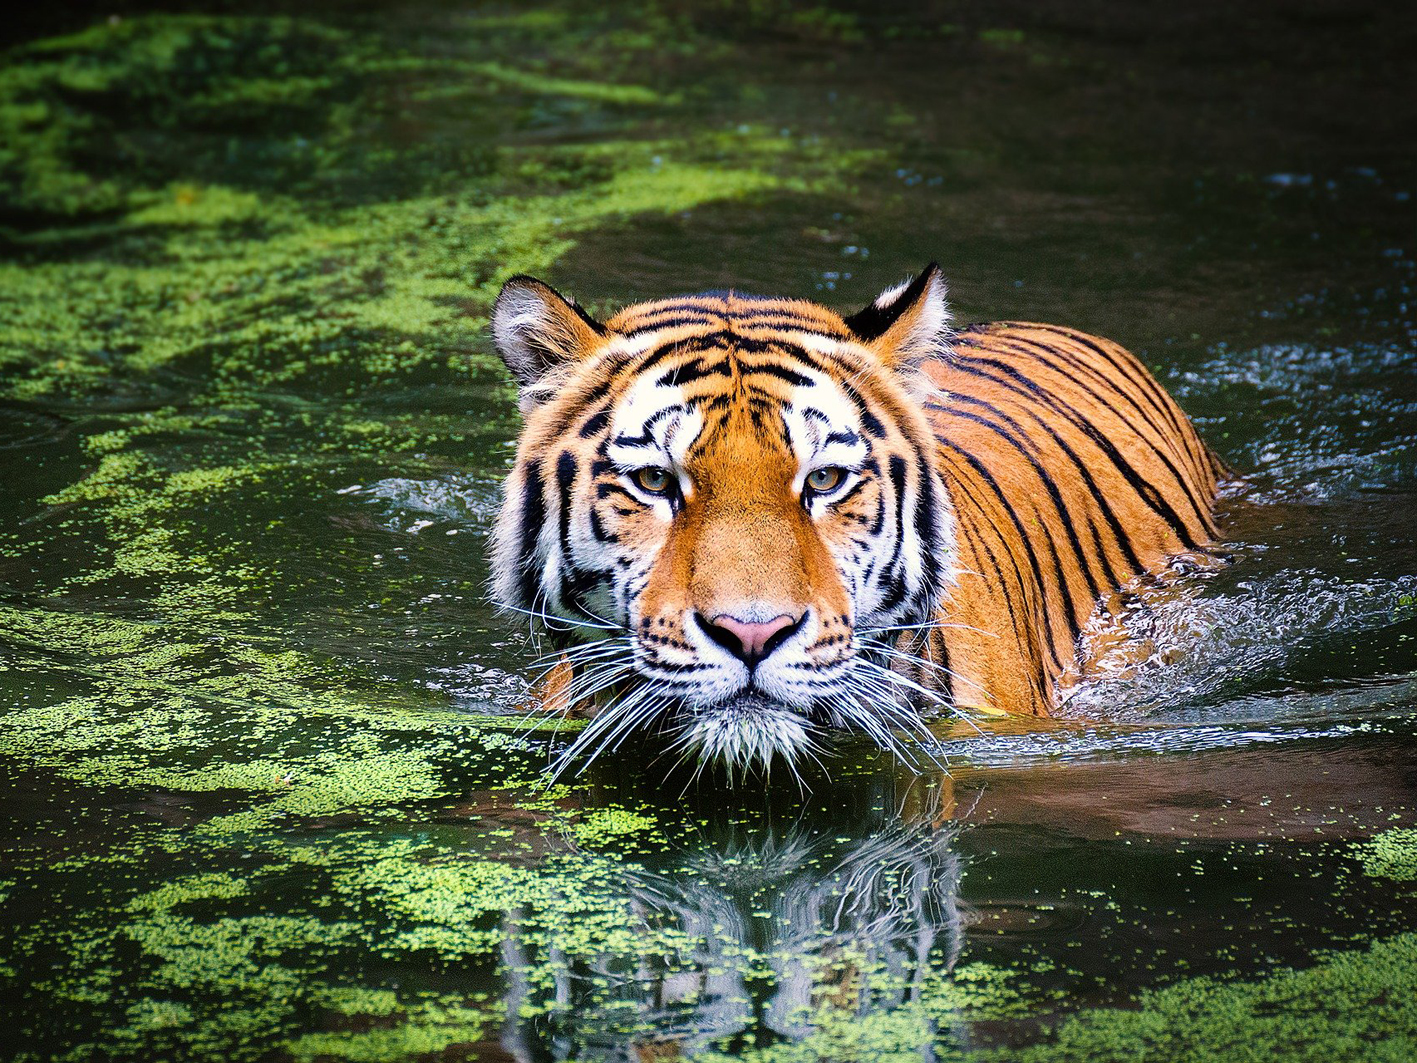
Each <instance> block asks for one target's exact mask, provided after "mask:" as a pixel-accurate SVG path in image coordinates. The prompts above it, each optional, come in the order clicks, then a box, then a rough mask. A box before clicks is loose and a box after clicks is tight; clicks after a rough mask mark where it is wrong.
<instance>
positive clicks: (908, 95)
mask: <svg viewBox="0 0 1417 1063" xmlns="http://www.w3.org/2000/svg"><path fill="white" fill-rule="evenodd" d="M884 9H885V5H876V7H874V8H866V7H862V8H861V9H855V8H829V7H814V8H813V7H802V6H796V7H793V6H791V5H788V4H785V3H782V4H779V3H774V2H771V0H764V2H755V3H740V4H730V3H727V2H720V3H717V4H709V5H700V6H698V7H696V8H695V9H694V10H693V11H691V10H690V8H689V7H688V5H676V4H660V5H644V6H629V7H623V8H617V9H615V10H614V12H613V13H611V12H609V11H604V10H597V9H596V8H594V7H591V6H575V5H566V6H561V7H534V8H532V7H524V6H512V5H508V6H506V7H475V6H467V7H460V6H455V5H433V6H426V5H421V4H415V5H412V6H403V7H400V8H398V9H397V10H395V11H388V12H380V11H378V10H376V9H372V8H362V9H353V8H351V9H348V10H344V11H343V13H335V11H334V10H333V9H331V11H328V12H323V13H320V14H316V15H308V14H307V15H302V16H299V17H283V16H279V15H276V14H272V13H271V12H270V10H269V9H267V8H264V7H261V8H257V9H254V10H255V13H252V10H253V9H251V8H249V7H248V8H245V9H244V12H243V13H242V14H241V15H239V16H236V15H212V16H201V17H195V16H193V17H180V18H179V17H173V16H168V15H149V16H143V15H139V14H137V13H136V10H135V9H133V8H129V7H127V6H122V7H119V8H118V10H120V11H121V12H123V16H122V17H115V18H113V19H108V18H107V14H108V9H104V10H103V11H102V12H100V13H99V14H98V15H96V16H94V17H92V18H90V17H87V16H83V15H80V14H75V13H74V12H73V11H72V10H69V9H66V10H64V11H60V10H59V9H56V10H55V12H53V13H51V14H45V13H43V12H40V13H32V14H31V15H30V16H28V18H29V20H30V21H29V22H28V23H26V25H29V24H34V25H42V26H44V27H45V32H47V33H48V32H53V33H55V34H59V33H70V32H71V31H72V35H69V36H57V37H49V38H47V39H42V40H34V41H30V42H28V43H25V44H23V45H21V46H18V47H17V48H16V50H14V51H12V52H11V53H9V55H8V58H7V60H6V62H5V65H4V68H3V70H0V248H2V249H3V262H0V503H2V505H0V775H3V782H0V921H3V928H4V932H3V934H0V983H3V984H0V1021H3V1029H4V1031H5V1033H4V1035H3V1037H0V1055H3V1056H4V1057H6V1058H15V1059H18V1060H26V1061H38V1060H50V1059H62V1060H91V1059H122V1060H159V1059H163V1060H167V1059H193V1060H195V1059H201V1060H219V1061H235V1060H286V1059H293V1060H322V1059H337V1060H352V1061H370V1060H403V1059H423V1058H426V1059H440V1060H442V1059H487V1060H518V1061H522V1060H537V1061H540V1060H552V1059H617V1060H662V1059H672V1058H679V1057H690V1056H692V1057H694V1058H703V1059H722V1058H738V1057H744V1058H751V1059H756V1060H759V1061H761V1063H795V1061H799V1060H819V1059H820V1060H848V1059H860V1060H905V1059H937V1060H949V1059H961V1058H976V1057H977V1058H983V1059H990V1060H1000V1061H1002V1060H1006V1059H1008V1060H1013V1059H1024V1060H1033V1061H1043V1060H1055V1059H1057V1060H1104V1059H1126V1060H1133V1059H1139V1058H1140V1059H1146V1060H1160V1061H1169V1060H1173V1059H1174V1060H1212V1059H1213V1060H1247V1059H1254V1060H1268V1059H1273V1058H1294V1059H1315V1060H1318V1059H1322V1060H1324V1061H1326V1063H1329V1061H1336V1060H1349V1059H1353V1060H1359V1059H1362V1060H1367V1059H1375V1060H1407V1059H1410V1058H1412V1057H1413V1055H1414V1054H1417V1004H1414V1001H1417V911H1414V906H1413V901H1414V897H1415V896H1417V890H1415V889H1414V883H1417V745H1414V738H1417V546H1414V534H1413V527H1414V515H1415V514H1417V330H1414V322H1415V321H1417V314H1414V313H1413V307H1412V299H1413V295H1414V292H1413V286H1414V270H1417V266H1414V258H1417V208H1414V201H1413V198H1412V196H1413V193H1414V192H1417V160H1414V156H1413V152H1412V144H1413V130H1414V122H1413V118H1414V111H1417V100H1414V97H1413V96H1412V94H1411V92H1410V72H1411V71H1410V58H1409V57H1410V56H1411V55H1412V54H1414V52H1417V47H1415V46H1417V42H1414V40H1413V39H1412V38H1413V28H1412V26H1411V25H1410V19H1409V18H1407V17H1406V15H1405V13H1404V12H1403V11H1402V10H1401V8H1400V7H1399V6H1397V5H1392V6H1391V7H1388V6H1384V5H1377V4H1356V5H1355V4H1343V5H1340V4H1337V3H1320V2H1316V0H1309V2H1306V3H1303V4H1298V5H1279V4H1274V5H1262V6H1259V7H1255V8H1253V9H1249V8H1247V9H1246V13H1245V14H1244V15H1243V16H1237V15H1236V14H1234V12H1233V11H1231V9H1230V8H1229V7H1227V6H1224V5H1220V4H1200V5H1187V6H1186V7H1185V8H1184V9H1182V10H1177V11H1174V12H1171V13H1162V12H1160V11H1150V12H1147V11H1143V10H1141V9H1140V8H1138V9H1137V10H1129V9H1121V8H1118V7H1117V6H1116V5H1109V6H1103V5H1077V6H1075V7H1072V8H1070V9H1062V8H1060V9H1058V10H1053V11H1046V12H1039V11H1037V10H1035V9H1034V7H1032V6H1029V5H1005V6H1002V7H1001V6H999V5H986V4H983V3H956V4H936V5H931V4H926V5H923V6H912V8H911V11H910V14H909V16H908V17H906V16H905V15H900V16H896V15H893V14H889V13H883V10H884ZM314 10H317V11H319V10H320V9H318V8H317V9H314ZM931 259H938V260H939V261H940V262H941V263H942V264H943V265H944V268H945V271H946V273H947V274H948V275H949V276H950V277H951V278H952V290H953V298H954V302H955V304H956V309H957V314H958V317H959V318H960V320H962V321H968V320H982V319H990V318H1016V319H1018V318H1022V319H1041V320H1052V321H1058V322H1063V323H1067V324H1070V325H1074V326H1078V327H1082V328H1085V329H1088V330H1091V331H1094V332H1098V333H1102V334H1105V335H1109V336H1111V337H1113V338H1115V339H1117V340H1119V341H1121V342H1123V343H1125V344H1126V345H1128V346H1130V347H1131V348H1133V349H1134V350H1137V351H1139V352H1140V353H1141V354H1142V355H1143V356H1144V358H1145V360H1146V361H1147V363H1148V364H1149V365H1151V366H1153V367H1154V369H1155V371H1156V372H1157V374H1158V376H1159V377H1160V378H1161V379H1162V381H1163V382H1164V383H1165V384H1166V385H1167V386H1168V387H1169V388H1170V389H1171V390H1172V391H1173V392H1174V393H1175V394H1176V395H1177V397H1178V398H1179V399H1180V401H1181V403H1182V405H1183V406H1184V407H1185V408H1186V409H1187V410H1188V412H1190V413H1191V414H1192V416H1193V417H1195V419H1196V420H1197V422H1198V423H1199V424H1200V426H1201V427H1202V430H1203V432H1204V434H1205V435H1206V436H1207V438H1208V439H1209V440H1210V441H1211V442H1212V443H1213V444H1214V445H1215V446H1216V447H1217V449H1219V450H1220V451H1221V452H1222V454H1223V455H1224V456H1225V457H1226V459H1227V460H1228V461H1230V462H1231V463H1232V464H1233V465H1234V466H1235V467H1236V468H1237V469H1239V470H1241V471H1242V472H1244V473H1245V474H1246V476H1247V486H1246V487H1245V488H1244V489H1243V490H1240V491H1237V492H1236V493H1235V495H1234V496H1233V497H1231V498H1229V499H1228V500H1227V502H1226V507H1227V533H1228V537H1229V539H1230V541H1231V543H1232V544H1233V551H1234V555H1235V559H1236V563H1235V564H1234V565H1232V566H1230V567H1229V568H1227V569H1225V570H1224V571H1222V572H1220V573H1219V574H1217V575H1214V576H1212V577H1210V578H1208V579H1206V580H1204V581H1198V582H1196V583H1193V584H1190V585H1184V586H1182V587H1180V588H1179V589H1177V590H1175V591H1174V592H1173V593H1171V594H1170V595H1169V596H1168V597H1167V598H1165V599H1164V600H1158V601H1156V602H1154V603H1153V604H1152V608H1151V609H1150V610H1149V611H1147V612H1145V613H1139V614H1138V615H1137V616H1136V617H1134V618H1133V627H1134V629H1135V631H1136V633H1137V635H1138V637H1139V638H1145V639H1149V640H1150V645H1151V646H1152V649H1153V651H1154V652H1153V653H1152V656H1151V657H1150V658H1149V659H1148V660H1147V661H1146V662H1145V663H1144V664H1143V665H1142V666H1141V667H1140V668H1139V669H1136V670H1135V671H1134V672H1131V673H1129V674H1127V675H1125V676H1120V677H1118V678H1115V679H1109V680H1105V681H1100V682H1098V683H1096V684H1095V685H1093V686H1091V687H1089V688H1087V689H1085V690H1084V691H1082V692H1081V693H1080V694H1079V695H1078V696H1077V697H1076V698H1075V699H1074V700H1073V701H1072V702H1071V703H1070V704H1069V706H1068V713H1067V715H1066V717H1065V718H1062V719H1059V720H1057V721H1054V722H1052V723H1050V724H1048V725H1047V726H1041V727H1039V726H1033V727H1024V726H1007V725H1002V724H1000V725H994V726H991V727H987V728H986V733H984V734H982V735H976V734H974V733H973V732H969V731H959V730H956V731H950V732H945V731H944V730H943V729H942V730H941V736H940V748H939V750H937V752H938V753H940V754H943V755H947V757H948V762H949V765H950V770H951V775H952V778H949V779H944V778H929V777H926V778H916V777H914V776H912V775H911V774H910V773H909V772H908V771H906V770H904V769H902V768H900V767H898V766H895V765H892V764H890V763H887V762H884V761H882V760H880V759H878V758H877V757H875V756H874V755H873V754H871V753H870V751H868V750H866V749H864V748H863V747H861V746H860V745H858V744H853V743H850V742H846V743H843V744H842V745H841V746H840V748H839V749H837V750H836V751H835V754H834V756H833V757H832V758H831V760H830V761H829V763H828V768H829V777H826V776H822V777H815V778H812V779H810V780H808V781H809V784H810V790H809V791H806V792H804V791H802V790H799V789H798V788H797V787H796V786H794V785H792V784H791V783H790V782H788V781H786V780H781V779H778V780H773V781H772V782H771V783H770V784H768V785H764V784H763V783H761V782H760V783H757V784H755V785H754V786H750V787H748V788H747V790H746V791H745V790H742V789H740V790H739V791H737V792H731V791H729V790H728V789H727V788H726V787H725V786H724V785H723V784H722V783H721V782H714V781H707V782H704V783H702V784H700V785H698V786H696V787H691V788H689V789H687V790H686V791H684V792H683V793H681V792H680V784H679V783H678V782H675V783H674V784H673V785H669V786H666V785H665V784H664V783H662V781H661V778H660V774H659V772H658V770H657V768H656V767H655V766H654V765H651V764H649V757H648V756H637V755H636V754H633V753H631V754H628V755H625V756H623V757H622V758H621V760H620V761H618V762H616V763H613V764H606V765H597V770H596V771H595V772H593V773H592V774H591V775H590V776H588V777H585V778H581V779H578V780H574V781H570V782H566V783H564V784H562V785H560V786H557V787H555V788H554V789H551V790H549V791H548V790H545V789H543V788H541V787H540V786H539V785H538V780H539V777H540V771H541V769H542V767H543V766H544V765H545V764H546V762H547V760H548V757H549V756H550V755H551V754H552V753H554V751H555V750H556V749H558V748H559V745H558V740H557V739H555V738H554V737H552V736H550V735H549V734H544V733H543V734H531V735H526V734H519V733H517V732H515V731H514V730H513V729H512V728H511V727H510V726H508V719H507V716H508V714H509V713H510V712H512V711H513V710H514V709H515V707H516V706H517V704H518V702H519V701H520V699H521V697H522V696H523V695H524V693H525V691H526V688H527V684H528V680H529V677H530V676H532V675H533V674H534V671H535V668H534V662H535V661H536V659H537V656H538V652H539V649H538V646H537V644H536V641H535V639H533V638H531V637H529V635H528V632H527V631H526V630H525V629H524V628H519V627H518V626H517V625H515V624H509V623H507V622H506V621H504V620H501V619H498V618H497V617H495V616H494V615H493V614H492V612H491V611H490V609H489V608H488V607H487V605H486V603H485V602H484V600H483V590H482V588H483V582H484V580H485V578H486V575H487V568H486V562H485V557H486V547H485V536H486V533H487V530H488V527H489V522H490V519H491V516H492V514H493V513H494V511H495V508H496V505H497V483H498V480H499V478H500V476H501V474H502V472H503V470H504V468H505V464H506V461H507V459H508V457H509V454H510V450H509V444H510V441H511V440H512V439H513V438H514V436H515V432H516V427H517V426H516V420H515V402H514V396H513V394H512V392H511V389H510V387H509V386H508V385H507V383H506V382H505V381H504V378H503V375H502V372H501V369H500V366H499V365H498V363H497V361H496V358H495V356H494V355H493V354H492V352H491V348H490V344H489V342H488V340H487V337H486V335H485V332H484V327H485V322H486V314H487V311H488V309H489V307H490V304H491V300H492V298H493V297H494V296H495V294H496V290H497V288H498V286H499V284H500V282H501V281H502V280H503V279H504V278H505V277H506V276H508V275H510V274H512V273H516V272H532V273H537V274H540V275H542V276H545V277H547V278H548V279H549V280H551V281H552V282H553V283H556V284H558V285H560V286H562V287H564V288H565V289H568V290H570V291H573V292H574V293H575V294H576V295H577V296H579V297H580V298H581V299H582V301H585V302H588V303H590V304H591V305H592V306H593V307H594V308H596V309H598V310H605V309H608V308H610V307H611V306H613V305H615V304H617V303H621V302H626V301H630V300H634V299H639V298H645V297H650V296H658V295H664V294H670V293H673V292H677V291H692V290H699V289H703V288H709V287H722V286H730V285H731V286H734V287H739V288H742V289H746V290H752V291H760V292H774V293H789V294H800V295H806V296H813V297H816V298H819V299H821V300H823V301H825V302H827V303H830V304H832V305H836V306H840V307H842V308H851V309H854V308H855V307H857V306H859V305H861V304H863V303H865V302H867V301H869V300H870V299H871V298H872V297H873V296H874V295H875V294H876V293H877V292H878V291H879V290H880V289H881V288H883V287H885V286H886V285H888V284H890V283H892V282H894V281H896V280H898V279H900V278H901V277H902V276H904V275H906V274H908V273H910V272H912V271H914V270H916V269H918V268H919V267H920V266H921V265H923V264H924V263H925V262H927V261H929V260H931Z"/></svg>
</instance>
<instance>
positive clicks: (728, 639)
mask: <svg viewBox="0 0 1417 1063" xmlns="http://www.w3.org/2000/svg"><path fill="white" fill-rule="evenodd" d="M699 622H700V623H701V624H702V625H703V628H704V631H705V632H706V633H707V634H708V636H709V638H711V639H713V640H714V641H715V642H717V643H718V644H719V645H720V646H722V647H723V648H724V649H726V650H727V651H728V652H729V653H731V654H733V655H734V656H735V657H737V658H738V659H739V660H742V661H744V662H745V663H747V664H750V665H752V664H756V663H757V662H758V661H760V660H762V659H763V658H764V657H766V656H767V655H768V654H769V653H771V652H772V651H773V650H775V649H776V648H777V647H778V645H779V644H781V643H782V642H783V641H785V640H786V638H787V633H788V632H789V629H793V628H796V627H797V625H798V624H799V623H800V622H801V618H800V617H797V618H795V619H794V618H793V617H791V616H788V615H787V614H786V613H783V614H782V615H781V616H775V617H773V618H772V619H771V620H764V621H760V622H749V621H746V620H739V619H738V618H737V617H736V616H729V615H728V614H727V613H719V614H718V615H717V616H716V617H714V618H713V619H712V620H707V621H706V620H704V619H703V617H702V616H700V618H699Z"/></svg>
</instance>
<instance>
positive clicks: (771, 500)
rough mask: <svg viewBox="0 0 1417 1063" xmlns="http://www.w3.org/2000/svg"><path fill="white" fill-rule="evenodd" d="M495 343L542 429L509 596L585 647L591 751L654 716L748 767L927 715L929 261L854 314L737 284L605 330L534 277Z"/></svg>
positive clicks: (504, 542) (933, 528) (947, 543)
mask: <svg viewBox="0 0 1417 1063" xmlns="http://www.w3.org/2000/svg"><path fill="white" fill-rule="evenodd" d="M493 335H494V338H495V341H496V344H497V347H498V350H499V352H500V353H501V355H502V357H503V359H504V361H505V362H506V364H507V365H508V367H509V368H510V369H511V371H512V373H513V375H514V376H515V377H516V379H517V381H518V383H519V384H520V385H521V407H522V412H523V416H524V419H525V429H524V431H523V433H522V436H521V440H520V443H519V446H518V449H517V456H516V460H515V463H514V465H513V468H512V471H511V474H510V476H509V477H508V479H507V484H506V494H505V499H504V505H503V508H502V511H501V515H500V518H499V520H498V523H497V527H496V532H495V535H494V539H493V571H494V577H493V582H494V593H495V596H496V598H497V600H498V601H499V602H500V603H502V604H503V605H505V606H508V607H511V608H513V609H517V610H522V611H526V612H530V613H532V614H534V615H535V616H537V617H539V618H540V619H542V620H543V621H544V622H545V623H546V624H547V625H548V626H549V627H550V628H551V629H553V630H556V631H559V632H562V633H574V634H577V635H579V636H580V637H581V642H580V644H579V645H575V646H572V647H570V648H569V649H568V650H567V653H568V656H569V659H570V660H571V662H572V664H573V667H574V666H579V667H577V677H576V680H575V684H574V685H573V688H572V697H573V698H575V699H578V700H582V701H594V702H597V709H598V712H597V714H596V715H595V718H594V719H593V721H592V723H591V725H590V726H589V727H588V728H587V729H586V731H584V732H583V733H582V735H581V736H580V739H579V740H578V742H577V744H576V746H575V747H574V750H573V751H575V752H578V751H580V750H583V749H587V748H591V749H595V750H597V751H598V750H599V749H601V748H604V747H605V746H607V745H609V744H611V743H615V744H618V743H619V742H620V741H621V740H623V739H624V738H625V737H626V736H627V735H629V734H631V733H633V732H636V731H640V730H645V729H650V728H657V729H660V730H667V731H668V732H669V733H670V734H671V735H672V736H673V737H674V738H675V739H676V741H677V742H678V744H679V745H680V746H681V747H683V748H684V749H685V750H686V751H688V752H691V753H693V754H695V755H697V756H699V757H700V758H701V759H702V760H713V759H721V760H723V761H726V762H727V763H728V764H729V765H730V766H735V765H740V764H745V763H747V762H750V761H754V760H756V761H760V762H764V763H766V762H768V761H770V760H771V759H772V757H773V756H774V755H776V754H783V755H785V756H786V757H787V758H788V759H789V760H791V759H792V758H794V757H796V756H797V755H798V754H800V753H802V752H803V751H805V750H807V749H809V748H810V746H811V742H812V734H813V732H814V731H817V730H819V729H822V728H833V727H842V726H854V727H856V728H859V729H861V730H864V731H865V732H866V733H867V734H868V735H870V736H871V737H872V738H874V739H875V740H876V741H877V742H879V743H881V744H883V745H887V746H890V745H892V744H893V743H894V742H895V739H894V737H893V731H894V730H895V729H897V728H899V727H901V726H904V725H910V724H915V725H916V726H918V716H917V715H916V713H915V711H914V709H913V708H912V707H911V706H910V698H909V697H908V696H906V695H908V694H910V693H911V691H910V690H909V689H908V687H909V686H910V685H911V684H908V683H904V682H902V680H901V677H900V676H899V675H898V674H897V673H896V672H894V671H893V670H892V669H891V668H890V667H889V656H890V654H891V652H893V651H892V648H891V646H892V636H893V634H894V633H896V632H898V631H899V630H901V629H906V628H909V627H911V626H914V625H919V624H921V623H922V622H923V621H925V620H926V618H928V617H929V616H930V615H931V613H932V611H933V610H934V609H935V607H936V606H937V605H938V603H939V600H940V597H941V595H942V593H943V591H944V589H945V586H946V584H947V583H948V582H949V579H950V570H949V557H950V554H951V547H952V544H953V529H952V521H951V514H950V509H949V506H948V503H947V501H946V495H945V491H944V488H943V486H942V484H941V482H940V478H939V475H938V473H937V472H936V470H935V469H934V467H933V465H932V462H931V454H932V448H933V445H934V443H933V439H932V436H931V434H930V429H929V427H928V425H927V424H926V422H925V420H924V417H923V415H922V413H921V410H920V406H919V403H918V402H917V401H916V400H915V399H913V398H912V396H911V394H910V391H909V387H910V380H911V367H912V365H913V364H914V363H916V362H918V361H919V360H921V359H922V358H924V357H929V356H932V355H935V354H938V353H939V352H940V350H941V349H942V348H943V346H944V345H945V344H946V342H947V337H948V313H947V309H946V305H945V301H944V284H943V281H942V279H941V278H940V275H939V272H938V270H937V269H936V268H935V267H933V266H932V267H931V268H929V269H927V270H926V271H925V272H924V273H922V274H921V275H920V276H919V277H918V278H916V279H915V280H914V281H913V282H912V283H910V284H907V285H902V286H901V287H899V288H896V289H892V290H890V291H888V292H886V293H884V294H883V295H882V296H881V298H880V299H878V300H877V301H876V302H875V303H874V304H872V306H870V307H868V308H866V309H865V310H863V311H862V312H861V313H860V314H857V315H854V316H853V317H851V318H845V319H844V318H842V317H840V316H838V315H837V314H835V313H832V312H831V311H829V310H826V309H825V308H823V307H820V306H817V305H815V304H812V303H809V302H805V301H797V300H784V299H760V298H753V297H745V296H742V295H738V294H735V293H731V292H728V293H710V294H705V295H696V296H691V297H685V298H676V299H667V300H662V301H657V302H651V303H643V304H640V305H638V306H633V307H630V308H629V309H627V310H625V311H623V312H621V313H620V314H618V315H616V316H615V317H613V318H611V319H610V320H609V321H607V322H605V323H603V324H602V323H600V322H598V321H596V320H594V319H593V318H591V317H590V316H589V315H587V314H586V313H585V312H584V311H583V310H581V309H580V308H579V307H577V306H575V304H574V303H572V302H571V301H569V300H567V299H565V298H564V297H562V296H561V295H560V294H559V293H557V292H556V291H555V290H553V289H552V288H550V287H548V286H547V285H545V284H543V283H541V282H539V281H536V280H532V279H531V278H526V277H518V278H514V279H513V280H511V281H509V282H508V283H507V285H506V286H505V287H504V288H503V290H502V293H501V295H500V297H499V298H498V300H497V304H496V308H495V310H494V314H493ZM917 691H918V688H917Z"/></svg>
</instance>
